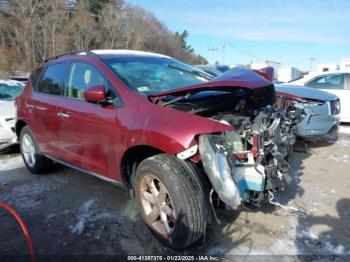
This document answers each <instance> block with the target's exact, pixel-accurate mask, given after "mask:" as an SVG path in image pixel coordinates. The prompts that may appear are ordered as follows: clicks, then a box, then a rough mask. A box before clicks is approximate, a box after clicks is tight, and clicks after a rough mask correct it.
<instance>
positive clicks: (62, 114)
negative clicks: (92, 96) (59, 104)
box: [57, 111, 69, 118]
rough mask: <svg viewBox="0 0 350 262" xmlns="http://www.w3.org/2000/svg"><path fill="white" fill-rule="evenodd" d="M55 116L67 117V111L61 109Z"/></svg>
mask: <svg viewBox="0 0 350 262" xmlns="http://www.w3.org/2000/svg"><path fill="white" fill-rule="evenodd" d="M57 116H59V117H63V118H68V117H69V114H68V113H67V112H64V111H61V112H58V113H57Z"/></svg>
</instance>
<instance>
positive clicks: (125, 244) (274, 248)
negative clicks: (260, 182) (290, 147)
mask: <svg viewBox="0 0 350 262" xmlns="http://www.w3.org/2000/svg"><path fill="white" fill-rule="evenodd" d="M297 149H298V150H297V152H295V153H294V160H293V169H294V174H293V180H292V182H291V184H290V185H289V186H288V187H287V188H286V190H285V191H284V192H282V193H281V194H280V195H279V196H278V201H279V202H280V203H282V204H284V205H289V206H290V207H293V208H296V209H298V212H290V211H287V210H286V209H284V208H274V207H273V206H271V205H264V206H263V207H260V208H255V209H247V208H240V209H239V210H238V211H229V210H218V215H219V218H220V219H221V221H222V223H221V224H220V225H218V224H215V225H211V226H209V228H208V230H207V235H206V241H205V243H203V244H200V245H199V246H196V247H192V248H189V249H187V250H184V251H181V252H180V251H172V250H169V249H168V248H166V247H164V246H163V245H162V244H160V243H159V242H158V241H157V240H156V239H155V238H154V237H153V236H152V235H151V234H150V232H149V230H148V229H147V228H146V227H145V225H144V224H143V222H142V221H141V219H140V216H139V215H138V212H137V208H136V204H135V201H134V200H130V199H129V197H128V194H127V192H126V191H124V190H123V189H122V188H118V187H116V186H113V185H111V184H108V183H106V182H103V181H100V180H98V179H96V178H93V177H90V176H88V175H85V174H83V173H80V172H77V171H74V170H72V169H69V168H65V167H62V166H60V165H57V166H56V168H55V170H54V172H52V173H51V174H49V175H42V176H36V175H33V174H30V173H29V172H28V171H27V170H26V168H25V167H24V164H23V162H22V159H21V157H20V156H19V154H18V148H16V147H15V148H13V149H12V150H10V151H8V152H7V153H6V152H5V153H2V154H0V201H1V202H4V203H7V204H9V205H11V206H13V207H14V208H15V209H16V210H17V211H18V212H19V213H20V214H21V216H22V217H23V219H24V220H25V222H26V224H27V226H28V228H29V231H30V233H31V236H32V239H33V244H34V249H35V252H36V254H37V255H44V256H45V255H117V256H118V255H122V256H126V255H213V256H219V257H221V258H226V259H227V260H233V258H234V257H235V256H234V255H241V256H243V257H246V258H247V255H312V257H318V258H323V256H324V255H327V257H324V258H327V260H328V259H329V258H332V259H336V260H337V259H342V260H346V259H350V223H349V221H350V190H349V188H350V126H345V127H344V126H343V127H342V128H341V129H340V133H339V138H338V140H336V141H332V140H330V139H325V140H324V141H320V142H313V143H311V144H310V145H309V148H308V151H307V152H306V151H304V149H305V148H304V147H303V145H302V143H300V144H299V146H298V148H297ZM0 221H1V222H0V255H8V254H13V255H20V254H27V249H26V243H25V241H24V239H23V236H22V235H21V232H20V229H19V227H18V225H17V224H16V223H15V221H14V220H13V218H11V217H10V216H9V215H8V214H7V213H6V212H5V211H4V210H0ZM337 255H341V256H340V257H339V256H337Z"/></svg>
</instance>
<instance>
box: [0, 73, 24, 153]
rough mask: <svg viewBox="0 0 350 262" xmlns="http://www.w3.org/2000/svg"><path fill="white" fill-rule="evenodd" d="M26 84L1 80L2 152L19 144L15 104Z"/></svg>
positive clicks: (0, 141) (0, 134)
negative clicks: (16, 131)
mask: <svg viewBox="0 0 350 262" xmlns="http://www.w3.org/2000/svg"><path fill="white" fill-rule="evenodd" d="M23 89H24V84H23V83H21V82H19V81H15V80H2V79H0V150H1V149H4V148H6V147H8V146H10V145H13V144H15V143H17V136H16V133H15V126H14V125H15V114H16V109H15V104H14V102H13V100H14V99H15V98H16V97H17V96H18V95H20V94H21V93H22V91H23Z"/></svg>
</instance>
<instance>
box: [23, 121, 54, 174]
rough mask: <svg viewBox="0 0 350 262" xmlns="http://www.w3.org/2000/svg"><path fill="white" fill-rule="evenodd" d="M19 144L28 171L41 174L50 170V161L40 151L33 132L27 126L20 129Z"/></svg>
mask: <svg viewBox="0 0 350 262" xmlns="http://www.w3.org/2000/svg"><path fill="white" fill-rule="evenodd" d="M19 144H20V148H21V154H22V158H23V161H24V164H25V165H26V167H27V168H28V170H29V171H30V172H32V173H34V174H42V173H45V172H48V171H49V170H50V168H51V166H52V161H51V160H50V159H48V158H47V157H45V156H44V155H43V154H41V153H40V150H39V147H38V145H37V144H36V142H35V139H34V136H33V133H32V131H31V130H30V129H29V127H28V126H25V127H23V129H22V130H21V135H20V137H19Z"/></svg>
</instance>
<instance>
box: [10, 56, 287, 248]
mask: <svg viewBox="0 0 350 262" xmlns="http://www.w3.org/2000/svg"><path fill="white" fill-rule="evenodd" d="M269 79H272V78H271V75H269V74H268V73H263V72H260V73H259V74H258V73H256V72H253V71H250V70H248V69H244V68H235V69H232V70H230V71H228V72H226V73H224V74H223V75H221V76H218V77H216V78H213V79H212V78H211V77H210V76H209V75H207V74H206V73H204V72H203V71H200V70H198V69H195V68H193V67H191V66H189V65H186V64H184V63H181V62H179V61H177V60H175V59H172V58H170V57H167V56H164V55H159V54H153V53H146V52H138V51H125V50H97V51H89V52H81V53H79V52H77V53H70V54H65V55H61V56H57V57H54V58H51V59H50V60H48V61H45V62H44V63H43V64H42V65H40V66H39V67H38V68H36V69H35V70H34V71H33V73H32V74H31V77H30V79H29V81H28V83H27V85H26V87H25V90H24V92H23V93H22V94H21V95H20V96H19V97H18V98H17V99H16V106H17V121H16V133H17V135H18V138H19V142H20V146H21V153H22V156H23V160H24V163H25V165H26V166H27V168H28V169H29V170H30V171H31V172H32V173H35V174H42V173H45V172H48V171H49V170H50V167H51V165H52V163H53V162H58V163H61V164H64V165H67V166H69V167H72V168H75V169H77V170H79V171H82V172H85V173H87V174H90V175H93V176H97V177H99V178H101V179H103V180H106V181H108V182H112V183H115V184H118V185H122V186H124V187H125V188H127V189H128V190H129V191H130V192H131V195H132V196H135V197H136V199H137V202H138V205H139V210H140V213H141V216H142V218H143V220H144V221H145V222H146V224H147V225H148V227H149V228H150V229H151V231H152V232H153V233H154V234H155V236H156V237H157V238H158V239H160V240H161V241H162V242H164V243H165V244H167V245H169V246H171V247H173V248H178V249H179V248H185V247H187V246H189V245H190V244H192V243H194V242H196V241H198V240H199V239H202V238H203V236H204V234H205V230H206V225H207V223H210V221H211V220H212V219H215V218H216V216H215V210H214V208H213V202H212V198H216V199H220V200H221V201H222V202H223V203H225V204H226V205H228V206H230V207H232V208H237V207H238V206H239V205H240V204H241V203H242V202H246V203H250V204H253V205H254V204H259V202H260V201H261V200H262V199H264V197H265V196H266V195H267V193H271V194H274V192H275V191H276V190H277V189H279V188H281V187H282V186H283V185H284V183H285V182H286V181H288V177H289V172H290V166H289V164H288V161H287V160H288V156H289V155H290V149H291V145H292V144H293V140H294V136H293V132H292V131H291V127H290V119H289V118H288V116H287V115H285V114H281V113H280V111H279V110H277V108H276V103H275V100H276V96H275V91H274V86H273V84H272V82H271V81H270V80H269Z"/></svg>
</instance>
